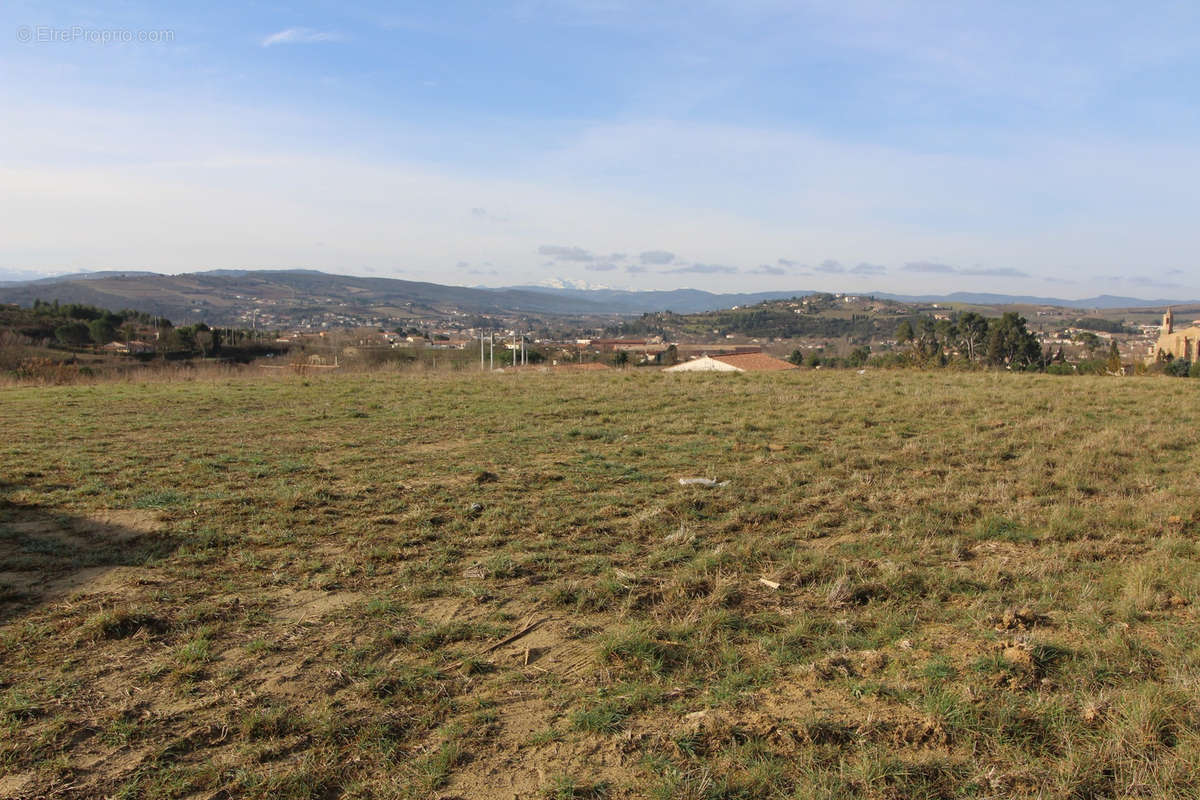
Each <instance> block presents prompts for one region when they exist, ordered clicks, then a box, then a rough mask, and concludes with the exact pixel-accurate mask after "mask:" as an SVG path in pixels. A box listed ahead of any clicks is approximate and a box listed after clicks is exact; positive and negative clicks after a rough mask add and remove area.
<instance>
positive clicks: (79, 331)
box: [54, 322, 92, 347]
mask: <svg viewBox="0 0 1200 800" xmlns="http://www.w3.org/2000/svg"><path fill="white" fill-rule="evenodd" d="M54 338H56V339H58V341H59V342H61V343H62V344H65V345H67V346H69V347H83V346H84V345H85V344H88V343H89V342H91V341H92V335H91V333H90V332H89V331H88V326H87V325H84V324H83V323H82V322H68V323H67V324H65V325H59V326H58V327H57V328H55V329H54Z"/></svg>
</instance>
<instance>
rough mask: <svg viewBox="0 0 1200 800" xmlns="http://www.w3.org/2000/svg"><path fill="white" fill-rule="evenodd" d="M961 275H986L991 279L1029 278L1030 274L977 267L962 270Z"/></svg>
mask: <svg viewBox="0 0 1200 800" xmlns="http://www.w3.org/2000/svg"><path fill="white" fill-rule="evenodd" d="M958 274H959V275H986V276H987V277H989V278H1028V277H1029V273H1028V272H1022V271H1021V270H1019V269H1013V268H1012V267H975V268H973V269H960V270H959V271H958Z"/></svg>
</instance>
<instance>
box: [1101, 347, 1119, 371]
mask: <svg viewBox="0 0 1200 800" xmlns="http://www.w3.org/2000/svg"><path fill="white" fill-rule="evenodd" d="M1104 368H1105V369H1106V370H1108V371H1109V372H1111V373H1114V374H1115V373H1118V372H1120V371H1121V350H1120V349H1119V348H1118V347H1117V342H1116V340H1115V339H1114V340H1113V341H1112V342H1110V343H1109V345H1108V361H1107V362H1106V363H1105V365H1104Z"/></svg>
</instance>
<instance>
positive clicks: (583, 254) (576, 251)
mask: <svg viewBox="0 0 1200 800" xmlns="http://www.w3.org/2000/svg"><path fill="white" fill-rule="evenodd" d="M538 253H539V254H540V255H543V256H550V257H551V258H553V259H554V260H555V261H582V262H588V261H595V260H596V257H595V256H594V255H592V254H591V253H590V252H588V251H587V250H584V249H583V248H582V247H566V246H564V245H560V244H544V245H542V246H541V247H539V248H538Z"/></svg>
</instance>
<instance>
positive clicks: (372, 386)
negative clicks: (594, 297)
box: [0, 371, 1200, 800]
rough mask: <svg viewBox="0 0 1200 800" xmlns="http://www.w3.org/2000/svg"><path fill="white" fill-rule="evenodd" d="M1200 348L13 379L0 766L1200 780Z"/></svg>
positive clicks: (737, 785) (868, 785)
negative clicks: (888, 365)
mask: <svg viewBox="0 0 1200 800" xmlns="http://www.w3.org/2000/svg"><path fill="white" fill-rule="evenodd" d="M1194 383H1195V382H1193V381H1179V380H1171V379H1153V378H1145V379H1132V378H1131V379H1113V378H1108V379H1105V378H1087V377H1074V378H1069V379H1061V378H1055V377H1053V376H1045V375H1019V374H1012V375H1010V374H990V373H989V374H982V373H975V374H959V373H952V372H917V371H897V372H879V371H871V372H868V373H867V374H865V375H861V376H860V375H857V374H855V373H853V372H849V371H846V372H842V371H837V372H827V371H821V372H813V371H796V372H790V373H784V374H775V375H766V376H753V375H734V376H730V375H721V376H712V375H696V374H692V375H663V374H645V373H620V372H614V373H612V374H587V375H569V376H568V375H534V374H523V375H494V376H486V377H485V376H475V375H465V376H464V375H458V376H450V375H374V376H372V375H340V376H335V377H329V378H313V379H308V380H305V379H303V378H299V377H286V378H280V379H276V380H271V379H244V380H243V379H237V380H220V381H195V382H163V383H153V382H151V383H110V384H101V385H95V386H67V387H56V388H9V389H3V390H0V430H3V432H4V435H3V439H2V440H0V797H35V796H51V797H78V798H91V797H102V796H112V797H122V798H132V797H140V798H158V797H188V798H206V799H207V798H213V799H214V800H215V798H240V797H262V798H273V799H276V798H277V799H279V800H283V799H284V798H333V797H355V798H365V797H413V798H418V797H441V798H472V800H473V799H474V798H517V797H520V798H542V797H544V798H601V797H614V798H616V797H630V796H633V797H653V798H664V799H665V798H675V797H680V798H760V797H795V798H816V797H846V798H849V797H863V798H913V797H915V798H941V797H981V798H982V797H1034V796H1037V797H1046V798H1101V797H1128V796H1141V797H1196V796H1197V795H1198V794H1200V620H1198V618H1197V604H1198V603H1200V545H1198V542H1197V539H1198V538H1200V468H1198V467H1200V394H1198V393H1197V390H1196V387H1195V386H1194ZM686 477H710V478H715V479H717V480H719V481H728V483H727V484H726V485H724V486H719V487H714V488H704V487H697V486H681V485H680V484H679V482H678V479H679V478H686ZM760 579H765V581H764V580H760Z"/></svg>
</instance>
